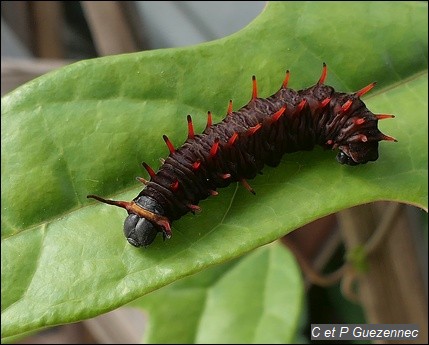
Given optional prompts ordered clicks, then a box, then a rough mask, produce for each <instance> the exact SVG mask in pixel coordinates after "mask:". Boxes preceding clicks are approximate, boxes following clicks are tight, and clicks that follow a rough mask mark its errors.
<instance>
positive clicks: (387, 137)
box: [381, 134, 398, 142]
mask: <svg viewBox="0 0 429 345" xmlns="http://www.w3.org/2000/svg"><path fill="white" fill-rule="evenodd" d="M381 140H386V141H394V142H397V141H398V140H396V139H395V138H394V137H391V136H390V135H386V134H381Z"/></svg>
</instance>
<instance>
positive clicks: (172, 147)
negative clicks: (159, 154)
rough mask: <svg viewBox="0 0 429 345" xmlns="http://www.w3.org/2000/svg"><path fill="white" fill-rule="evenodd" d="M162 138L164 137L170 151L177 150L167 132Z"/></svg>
mask: <svg viewBox="0 0 429 345" xmlns="http://www.w3.org/2000/svg"><path fill="white" fill-rule="evenodd" d="M162 138H163V139H164V141H165V143H166V144H167V147H168V150H169V151H170V153H171V154H173V153H174V152H176V149H175V148H174V146H173V144H172V143H171V141H170V139H168V137H167V136H166V135H165V134H164V135H163V136H162Z"/></svg>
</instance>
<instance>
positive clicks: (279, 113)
mask: <svg viewBox="0 0 429 345" xmlns="http://www.w3.org/2000/svg"><path fill="white" fill-rule="evenodd" d="M285 111H286V104H285V105H284V106H283V107H281V108H280V109H279V110H277V111H276V112H275V113H274V114H273V116H271V122H276V121H277V120H278V119H279V118H280V117H281V116H283V114H284V113H285Z"/></svg>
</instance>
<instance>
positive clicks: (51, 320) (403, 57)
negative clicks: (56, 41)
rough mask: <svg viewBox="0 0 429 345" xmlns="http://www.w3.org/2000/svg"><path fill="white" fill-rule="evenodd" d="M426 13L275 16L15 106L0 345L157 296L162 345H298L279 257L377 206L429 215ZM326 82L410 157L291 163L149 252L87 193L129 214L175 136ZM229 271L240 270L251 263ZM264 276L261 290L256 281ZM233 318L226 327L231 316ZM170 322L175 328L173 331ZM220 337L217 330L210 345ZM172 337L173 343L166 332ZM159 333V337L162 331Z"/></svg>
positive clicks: (70, 78) (42, 86) (151, 336)
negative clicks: (284, 240) (283, 240)
mask: <svg viewBox="0 0 429 345" xmlns="http://www.w3.org/2000/svg"><path fill="white" fill-rule="evenodd" d="M427 27H428V26H427V4H426V3H422V2H402V3H394V4H391V3H383V2H364V3H357V2H352V3H347V4H346V3H341V2H340V3H329V4H328V3H317V2H316V3H301V2H299V3H294V2H292V3H287V2H285V3H282V2H272V3H269V4H268V5H267V7H266V8H265V10H264V11H263V13H262V14H261V15H260V16H259V17H258V18H256V19H255V20H254V21H253V22H252V23H251V24H250V25H249V26H248V27H246V28H245V29H243V30H242V31H240V32H238V33H237V34H234V35H232V36H229V37H227V38H224V39H221V40H217V41H213V42H210V43H206V44H201V45H197V46H193V47H189V48H183V49H166V50H157V51H148V52H142V53H136V54H127V55H120V56H111V57H105V58H100V59H93V60H88V61H81V62H79V63H75V64H73V65H70V66H67V67H65V68H62V69H60V70H58V71H55V72H53V73H50V74H47V75H45V76H42V77H40V78H38V79H36V80H34V81H32V82H29V83H27V84H26V85H24V86H22V87H20V88H18V89H17V90H15V91H14V92H12V93H10V94H8V95H6V96H5V97H4V98H3V99H2V118H1V121H2V122H1V124H2V129H1V130H2V139H1V140H2V147H1V150H2V250H1V256H2V258H1V260H2V268H1V274H2V318H1V324H2V326H1V327H2V340H3V341H7V340H8V339H9V337H11V336H16V335H19V334H22V333H24V332H27V331H31V330H36V329H39V328H42V327H46V326H51V325H56V324H62V323H67V322H73V321H78V320H82V319H86V318H89V317H93V316H95V315H98V314H101V313H104V312H107V311H109V310H112V309H114V308H117V307H119V306H121V305H124V304H126V303H128V302H130V301H133V300H135V299H137V298H138V297H141V296H143V295H145V294H147V293H149V292H151V291H153V290H156V289H158V288H160V287H163V286H165V285H167V284H169V283H172V282H174V281H176V280H179V279H180V278H183V277H185V276H188V275H191V274H193V273H196V272H198V271H202V270H203V269H206V268H209V267H210V266H214V265H216V264H220V263H225V262H227V263H225V264H224V265H222V266H215V267H212V268H210V269H208V270H205V271H204V272H201V273H200V274H198V275H195V276H192V277H190V278H187V279H186V280H181V281H178V282H176V283H175V284H172V285H169V286H168V287H165V288H163V289H160V290H159V291H156V292H154V293H151V294H149V295H147V296H145V297H143V298H142V299H140V300H139V301H138V302H136V304H138V305H139V306H142V307H144V308H145V309H147V310H148V311H149V313H150V316H151V320H150V322H151V324H150V327H149V332H148V333H147V339H146V340H147V341H149V342H175V341H179V342H180V341H195V342H218V341H219V342H239V341H241V342H288V341H293V339H294V337H295V336H296V331H297V324H298V320H299V318H300V316H301V313H302V299H303V287H302V282H301V280H300V274H299V270H298V269H297V267H296V264H295V263H294V260H293V258H291V256H290V254H289V253H288V252H287V251H286V249H284V248H283V247H281V246H280V245H278V244H273V245H270V246H267V247H264V248H261V249H258V250H257V251H253V252H252V253H250V254H249V255H247V256H243V257H241V256H242V255H243V254H245V253H248V252H250V251H252V250H254V249H255V248H257V247H260V246H262V245H264V244H267V243H270V242H272V241H274V240H276V239H277V238H279V237H281V236H283V235H285V234H287V233H288V232H290V231H292V230H293V229H296V228H297V227H299V226H301V225H303V224H306V223H309V222H310V221H312V220H314V219H317V218H319V217H322V216H324V215H327V214H330V213H333V212H336V211H338V210H341V209H344V208H347V207H350V206H353V205H358V204H362V203H366V202H371V201H375V200H382V199H387V200H394V201H400V202H405V203H410V204H413V205H416V206H419V207H422V208H425V209H427V51H428V49H427V48H428V47H427ZM323 61H324V62H326V63H327V64H328V67H329V75H328V83H329V84H330V85H332V86H334V87H335V88H336V89H337V90H340V91H355V90H359V89H360V88H361V87H363V86H365V85H367V84H368V83H369V82H371V81H374V80H377V81H378V85H377V88H376V90H375V91H372V92H371V94H370V95H368V96H366V97H365V102H366V104H367V106H368V107H369V109H371V110H372V111H373V112H375V113H390V114H395V115H396V118H395V119H394V120H390V121H384V122H382V123H380V127H381V130H382V131H383V132H385V133H388V134H389V135H392V136H394V137H395V138H397V139H398V143H394V144H393V143H386V142H383V143H381V149H380V159H379V160H378V161H377V162H375V163H371V164H367V165H365V166H359V167H348V166H340V165H339V164H337V163H336V161H335V154H334V153H332V152H324V151H322V150H321V149H315V150H314V151H312V152H299V153H294V154H289V155H286V156H285V157H284V159H283V160H282V163H281V164H280V166H279V167H277V168H275V169H271V168H265V169H264V175H263V176H260V177H258V178H256V179H255V180H253V181H252V186H253V187H254V189H255V190H256V191H257V196H256V197H252V196H251V195H249V193H248V192H247V191H246V190H244V189H242V188H239V187H238V186H235V185H234V186H231V187H229V188H227V189H223V190H220V195H219V196H218V197H216V198H210V199H209V200H206V201H204V202H202V203H201V204H200V206H201V207H202V209H203V212H202V213H201V214H199V215H197V216H192V215H189V216H186V217H184V218H182V219H181V220H180V221H177V222H175V223H174V226H173V238H172V239H171V240H169V241H166V242H164V243H163V242H162V241H161V240H160V239H159V238H158V239H157V240H156V242H155V243H154V244H152V245H151V246H150V247H149V248H147V249H137V248H134V247H132V246H130V245H129V244H128V243H127V241H126V240H125V238H124V237H123V234H122V230H121V229H122V222H123V219H124V217H125V215H126V214H125V213H124V212H123V210H120V209H112V208H111V207H107V206H105V205H100V204H94V203H93V202H90V201H88V200H87V199H86V195H87V194H98V195H103V196H109V197H112V198H116V199H121V200H131V199H132V198H133V197H134V196H135V195H136V194H137V193H138V192H139V190H140V189H141V186H139V185H138V184H137V183H136V182H135V179H134V177H135V176H139V175H141V170H140V163H141V161H142V160H145V161H146V162H148V163H149V164H150V165H152V166H154V167H156V166H158V164H159V163H157V162H158V160H159V158H160V157H165V156H166V155H167V150H166V148H165V146H164V145H163V143H162V140H161V137H162V134H168V136H169V137H170V138H171V139H172V141H173V142H174V143H176V145H178V144H179V143H181V142H183V141H184V140H185V137H186V114H192V116H193V120H194V124H195V127H196V131H198V130H199V131H202V129H203V128H204V126H205V121H206V115H205V114H206V112H207V110H211V111H212V112H213V113H214V114H215V119H216V121H219V120H220V119H221V118H222V117H223V114H224V113H225V110H226V106H227V103H228V100H229V99H230V98H233V99H234V104H235V105H236V107H237V108H238V107H241V106H242V105H244V104H246V103H247V101H248V99H249V98H250V93H251V91H250V84H251V83H250V77H251V76H252V75H253V74H256V75H257V76H258V86H259V90H260V92H259V93H260V95H261V97H266V96H268V95H271V94H272V93H274V92H275V91H277V89H278V88H279V87H280V85H281V82H282V79H283V77H284V71H285V70H286V69H290V70H291V73H292V76H291V81H290V87H293V88H295V89H300V88H304V87H307V86H310V85H312V84H314V82H315V81H316V80H317V79H318V77H319V75H320V68H321V65H322V62H323ZM238 257H241V258H240V259H237V260H235V261H230V260H231V259H233V258H238ZM252 278H253V279H252ZM225 311H227V312H225ZM166 318H167V320H168V322H167V323H166ZM215 325H219V328H218V329H215V328H214V327H216V326H215ZM165 327H166V328H167V329H166V328H165ZM160 329H162V330H163V331H162V332H158V330H160Z"/></svg>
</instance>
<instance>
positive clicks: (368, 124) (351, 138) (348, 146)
mask: <svg viewBox="0 0 429 345" xmlns="http://www.w3.org/2000/svg"><path fill="white" fill-rule="evenodd" d="M361 103H362V104H363V102H361ZM365 110H366V113H367V114H366V116H363V117H360V116H357V117H354V118H351V119H350V122H351V125H349V126H347V127H346V129H345V130H342V134H341V135H342V136H343V137H342V140H341V141H340V143H338V144H334V147H338V149H339V150H340V151H339V152H338V154H337V161H338V162H339V163H341V164H347V165H358V164H365V163H368V162H370V161H376V160H377V159H378V143H379V141H381V140H387V141H397V140H396V139H395V138H393V137H390V136H388V135H385V134H383V133H382V132H380V130H379V129H378V128H377V124H378V120H380V119H385V118H393V117H394V116H393V115H374V114H372V113H370V112H369V111H368V110H367V109H365Z"/></svg>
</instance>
